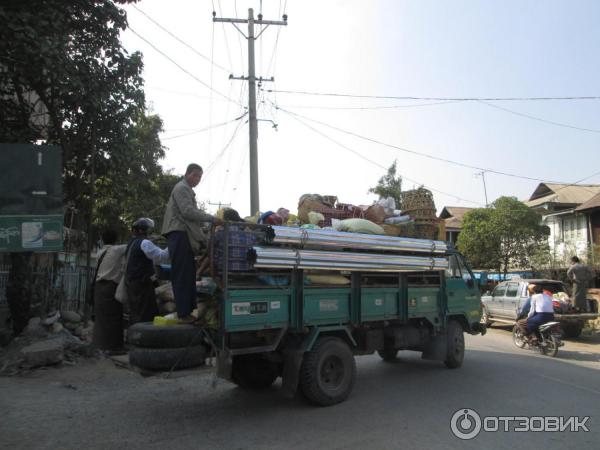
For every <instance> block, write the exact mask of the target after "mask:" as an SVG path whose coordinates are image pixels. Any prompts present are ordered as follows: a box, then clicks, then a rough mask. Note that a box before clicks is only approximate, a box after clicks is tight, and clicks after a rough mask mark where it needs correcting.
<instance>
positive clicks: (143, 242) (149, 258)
mask: <svg viewBox="0 0 600 450" xmlns="http://www.w3.org/2000/svg"><path fill="white" fill-rule="evenodd" d="M131 229H132V231H133V236H132V238H131V239H130V240H129V243H128V244H127V253H126V254H127V256H126V258H127V262H126V269H125V281H126V286H127V300H128V303H129V324H130V325H133V324H134V323H137V322H152V320H154V316H157V315H158V306H157V304H156V296H155V294H154V282H153V276H154V266H155V265H156V264H161V263H168V262H169V251H168V250H167V249H164V250H163V249H161V248H160V247H158V246H156V244H154V243H153V242H152V241H150V240H149V239H147V237H148V235H149V234H150V232H151V231H152V229H154V221H153V220H152V219H148V218H145V217H144V218H141V219H138V220H136V221H135V222H134V223H133V226H132V227H131Z"/></svg>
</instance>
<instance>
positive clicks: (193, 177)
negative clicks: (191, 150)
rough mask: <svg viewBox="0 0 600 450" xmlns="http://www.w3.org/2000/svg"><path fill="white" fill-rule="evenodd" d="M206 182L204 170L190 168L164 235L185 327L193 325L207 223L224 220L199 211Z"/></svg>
mask: <svg viewBox="0 0 600 450" xmlns="http://www.w3.org/2000/svg"><path fill="white" fill-rule="evenodd" d="M201 179H202V167H200V166H199V165H198V164H190V165H189V166H187V169H186V171H185V176H184V177H183V179H181V181H179V182H178V183H177V184H176V185H175V187H174V188H173V190H172V191H171V197H170V198H169V203H167V209H166V210H165V216H164V219H163V228H162V234H163V235H164V236H166V238H167V243H168V247H169V254H170V255H171V283H172V284H173V293H174V294H175V304H176V306H177V316H178V317H179V320H180V322H181V323H191V322H193V321H194V320H195V318H194V317H193V316H192V315H191V313H192V311H193V310H194V308H195V307H196V264H195V261H194V255H195V254H198V253H199V252H200V250H201V249H203V248H206V246H207V245H206V244H207V236H206V233H205V232H204V229H203V226H204V224H205V223H212V224H218V223H220V220H219V219H217V218H216V217H213V216H211V215H210V214H207V213H205V212H204V211H202V210H201V209H199V208H198V205H197V204H196V194H195V193H194V188H195V187H196V186H198V183H200V180H201Z"/></svg>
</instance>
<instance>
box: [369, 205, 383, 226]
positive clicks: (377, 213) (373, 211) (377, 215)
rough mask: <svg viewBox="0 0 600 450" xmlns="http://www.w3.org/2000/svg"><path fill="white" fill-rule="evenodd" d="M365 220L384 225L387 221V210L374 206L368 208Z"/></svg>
mask: <svg viewBox="0 0 600 450" xmlns="http://www.w3.org/2000/svg"><path fill="white" fill-rule="evenodd" d="M365 218H366V219H367V220H370V221H371V222H373V223H383V221H384V220H385V208H384V207H383V206H381V205H373V206H369V207H368V208H367V211H366V213H365Z"/></svg>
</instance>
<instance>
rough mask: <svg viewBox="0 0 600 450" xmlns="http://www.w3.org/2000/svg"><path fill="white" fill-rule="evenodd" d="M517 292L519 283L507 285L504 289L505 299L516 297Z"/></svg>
mask: <svg viewBox="0 0 600 450" xmlns="http://www.w3.org/2000/svg"><path fill="white" fill-rule="evenodd" d="M518 292H519V283H508V288H506V296H507V297H516V296H517V293H518Z"/></svg>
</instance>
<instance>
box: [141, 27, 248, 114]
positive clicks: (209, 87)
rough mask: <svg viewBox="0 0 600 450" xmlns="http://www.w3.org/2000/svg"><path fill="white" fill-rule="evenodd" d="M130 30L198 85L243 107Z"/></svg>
mask: <svg viewBox="0 0 600 450" xmlns="http://www.w3.org/2000/svg"><path fill="white" fill-rule="evenodd" d="M129 30H130V31H131V32H132V33H133V34H135V35H136V36H137V37H139V38H140V39H141V40H142V41H144V42H145V43H146V44H148V45H149V46H150V47H152V48H153V49H154V50H155V51H156V52H157V53H159V54H160V55H162V56H163V57H164V58H166V59H168V60H169V61H170V62H171V63H172V64H173V65H175V66H176V67H177V68H178V69H179V70H181V71H182V72H184V73H185V74H187V75H189V76H190V77H192V78H193V79H194V80H196V81H197V82H198V83H200V84H201V85H202V86H204V87H206V88H207V89H210V90H211V91H213V92H214V93H215V94H218V95H219V96H221V97H223V98H224V99H226V100H228V101H230V102H233V103H235V104H236V105H240V106H243V105H241V104H240V103H238V102H237V101H236V100H233V99H232V98H230V97H227V96H226V95H225V94H222V93H221V92H219V91H217V90H216V89H214V88H212V87H211V86H210V85H209V84H207V83H205V82H204V81H202V80H201V79H200V78H198V77H197V76H196V75H194V74H193V73H191V72H190V71H188V70H187V69H185V68H184V67H182V66H180V65H179V63H177V62H176V61H175V60H174V59H172V58H171V57H170V56H169V55H167V54H166V53H164V52H163V51H162V50H160V49H159V48H157V47H156V46H155V45H154V44H153V43H151V42H150V41H148V40H147V39H146V38H145V37H143V36H142V35H141V34H139V33H138V32H137V31H135V30H134V29H133V28H131V27H129Z"/></svg>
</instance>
